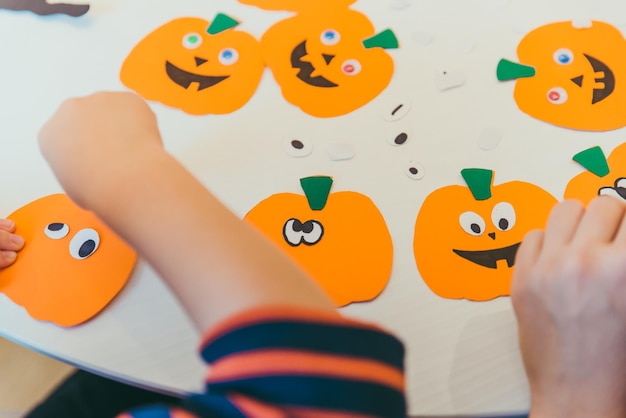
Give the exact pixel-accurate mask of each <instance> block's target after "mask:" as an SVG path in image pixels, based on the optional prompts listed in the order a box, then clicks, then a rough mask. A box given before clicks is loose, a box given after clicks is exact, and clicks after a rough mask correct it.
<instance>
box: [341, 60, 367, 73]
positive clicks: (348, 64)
mask: <svg viewBox="0 0 626 418" xmlns="http://www.w3.org/2000/svg"><path fill="white" fill-rule="evenodd" d="M361 70H362V67H361V63H360V62H359V61H357V60H347V61H345V62H344V63H343V64H341V71H342V72H343V73H344V74H345V75H349V76H355V75H358V74H359V73H360V72H361Z"/></svg>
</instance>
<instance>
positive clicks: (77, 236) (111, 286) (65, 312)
mask: <svg viewBox="0 0 626 418" xmlns="http://www.w3.org/2000/svg"><path fill="white" fill-rule="evenodd" d="M8 218H9V219H12V220H13V221H15V224H16V233H17V234H19V235H21V236H22V237H24V239H25V240H26V244H25V246H24V248H23V249H22V250H21V251H20V252H19V253H18V258H17V261H16V262H15V263H14V264H13V265H11V266H10V267H7V268H5V269H3V270H0V292H2V293H4V294H6V295H7V296H8V297H9V298H10V299H11V300H12V301H13V302H15V303H16V304H18V305H20V306H22V307H24V308H25V309H26V310H27V311H28V313H29V314H30V315H31V316H32V317H33V318H35V319H37V320H40V321H50V322H53V323H55V324H57V325H61V326H65V327H69V326H73V325H77V324H80V323H82V322H85V321H87V320H88V319H90V318H92V317H93V316H94V315H96V314H97V313H98V312H100V311H101V310H102V309H103V308H104V307H105V306H106V305H107V304H108V303H109V302H110V301H111V300H112V299H113V298H114V297H115V296H116V295H117V294H118V292H119V291H120V290H121V289H122V288H123V287H124V285H125V284H126V282H127V281H128V279H129V276H130V274H131V272H132V270H133V267H134V265H135V261H136V258H137V257H136V254H135V252H134V251H133V249H131V248H130V247H129V246H128V245H127V244H126V243H125V242H124V241H122V239H121V238H119V237H118V236H117V235H115V234H114V233H113V232H112V231H111V230H110V229H108V228H107V227H106V226H105V225H104V224H103V223H102V222H101V221H100V220H99V219H98V218H97V217H96V216H95V215H93V214H92V213H91V212H87V211H85V210H83V209H81V208H79V207H78V206H76V205H75V204H74V203H73V202H72V201H71V200H70V199H69V197H67V196H66V195H64V194H55V195H50V196H46V197H43V198H41V199H38V200H35V201H34V202H31V203H29V204H28V205H26V206H24V207H22V208H20V209H18V210H17V211H15V212H13V213H12V214H11V215H10V216H9V217H8ZM50 224H56V225H53V227H51V228H50V229H49V230H48V231H46V229H47V227H48V225H50ZM52 229H54V231H53V230H52ZM89 241H91V242H89ZM98 241H99V242H98ZM94 243H97V247H96V248H95V251H93V252H92V253H91V254H90V252H91V250H92V249H93V245H91V246H90V244H94ZM81 245H82V247H81ZM81 249H82V251H79V250H81ZM84 256H86V257H85V258H83V257H84ZM75 257H78V258H75Z"/></svg>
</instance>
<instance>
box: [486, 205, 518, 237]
mask: <svg viewBox="0 0 626 418" xmlns="http://www.w3.org/2000/svg"><path fill="white" fill-rule="evenodd" d="M516 220H517V218H516V215H515V208H513V205H511V204H510V203H507V202H501V203H498V204H497V205H496V206H494V208H493V211H492V212H491V221H492V222H493V224H494V225H495V226H496V228H498V229H499V230H500V231H508V230H509V229H511V228H513V227H514V226H515V221H516Z"/></svg>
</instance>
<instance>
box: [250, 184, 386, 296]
mask: <svg viewBox="0 0 626 418" xmlns="http://www.w3.org/2000/svg"><path fill="white" fill-rule="evenodd" d="M301 185H302V188H303V190H304V192H305V195H304V196H303V195H300V194H294V193H281V194H276V195H273V196H270V197H269V198H267V199H266V200H264V201H262V202H261V203H259V204H258V205H256V206H255V207H254V208H252V210H250V212H249V213H248V214H247V215H246V216H245V220H246V221H248V222H250V223H251V224H252V225H254V226H255V227H256V228H257V229H259V230H260V231H261V232H262V233H263V234H264V235H265V236H267V237H268V238H269V239H270V240H271V241H273V242H274V243H275V244H276V245H278V247H279V248H281V249H282V250H283V251H284V252H285V253H287V254H288V255H289V256H290V257H292V258H293V259H294V260H295V261H296V262H297V263H298V264H299V265H300V266H301V267H302V268H303V269H304V270H305V271H306V272H308V273H309V274H310V275H311V277H312V278H313V279H315V280H316V281H317V283H318V284H319V285H320V286H321V287H322V288H323V289H324V290H325V291H326V292H327V293H328V295H329V296H330V297H331V298H332V299H333V301H334V302H335V304H336V305H337V306H344V305H348V304H349V303H352V302H360V301H369V300H372V299H374V298H375V297H377V296H378V295H379V294H380V293H381V292H382V291H383V289H384V288H385V286H386V285H387V282H388V281H389V277H390V275H391V266H392V262H393V245H392V242H391V235H390V234H389V230H388V229H387V225H386V223H385V220H384V219H383V216H382V215H381V213H380V212H379V210H378V209H377V208H376V206H375V205H374V203H373V202H372V201H371V200H370V199H369V198H368V197H366V196H364V195H362V194H360V193H356V192H336V193H330V187H331V185H332V179H331V178H330V177H325V176H316V177H308V178H305V179H302V180H301Z"/></svg>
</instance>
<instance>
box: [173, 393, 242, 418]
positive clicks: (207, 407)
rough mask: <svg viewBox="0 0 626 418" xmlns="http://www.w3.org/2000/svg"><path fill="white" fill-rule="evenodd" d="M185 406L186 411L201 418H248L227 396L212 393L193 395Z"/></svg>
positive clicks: (186, 400)
mask: <svg viewBox="0 0 626 418" xmlns="http://www.w3.org/2000/svg"><path fill="white" fill-rule="evenodd" d="M183 406H184V408H185V410H187V411H189V412H191V413H193V414H195V415H197V416H198V417H200V418H204V417H207V418H215V417H220V418H247V417H246V415H244V414H243V413H242V412H241V411H240V410H239V408H237V407H236V406H235V405H233V404H232V403H231V402H230V401H229V400H228V398H227V397H226V395H220V394H210V393H206V394H203V395H192V396H190V397H188V398H187V399H185V402H184V405H183Z"/></svg>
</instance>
